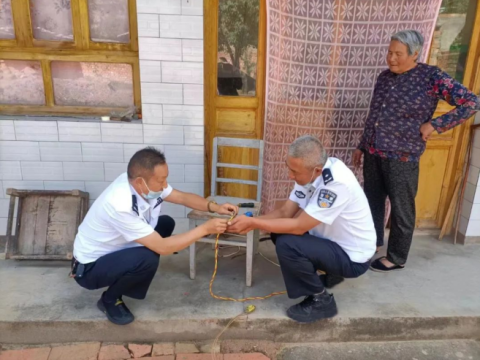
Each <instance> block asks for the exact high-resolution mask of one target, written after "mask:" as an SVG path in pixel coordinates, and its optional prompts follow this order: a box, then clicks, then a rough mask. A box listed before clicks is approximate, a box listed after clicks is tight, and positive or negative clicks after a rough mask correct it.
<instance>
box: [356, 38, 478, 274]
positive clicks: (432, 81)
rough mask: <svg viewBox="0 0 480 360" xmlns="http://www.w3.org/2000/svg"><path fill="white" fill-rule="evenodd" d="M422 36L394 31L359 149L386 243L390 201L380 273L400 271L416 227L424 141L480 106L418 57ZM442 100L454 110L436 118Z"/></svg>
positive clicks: (379, 240) (375, 216) (367, 189)
mask: <svg viewBox="0 0 480 360" xmlns="http://www.w3.org/2000/svg"><path fill="white" fill-rule="evenodd" d="M422 47H423V37H422V35H421V34H420V33H419V32H418V31H415V30H405V31H400V32H398V33H396V34H395V35H393V36H392V38H391V42H390V46H389V48H388V54H387V64H388V70H385V71H383V72H382V73H381V74H380V75H379V76H378V79H377V83H376V85H375V90H374V92H373V97H372V102H371V104H370V113H369V115H368V118H367V121H366V124H365V129H364V133H363V137H362V139H361V142H360V144H359V146H358V148H357V150H355V153H354V156H353V161H354V165H355V166H359V165H360V163H361V158H362V155H363V156H364V157H365V158H364V165H363V176H364V181H365V185H364V189H365V194H366V195H367V198H368V202H369V204H370V209H371V211H372V215H373V220H374V223H375V230H376V233H377V249H378V248H379V247H381V246H383V237H384V217H385V200H386V197H387V196H388V197H389V199H390V202H391V204H392V213H391V229H390V237H389V240H388V249H387V256H386V257H382V258H379V259H377V260H375V261H373V262H372V263H371V265H370V269H371V270H374V271H379V272H389V271H394V270H402V269H403V268H404V267H405V263H406V261H407V257H408V252H409V250H410V245H411V243H412V236H413V230H414V227H415V196H416V194H417V188H418V169H419V165H418V162H419V159H420V156H421V155H422V154H423V152H424V151H425V145H426V141H427V140H428V138H429V137H430V135H431V134H432V133H433V132H434V131H437V133H439V134H440V133H443V132H445V131H448V130H450V129H452V128H454V127H455V126H457V125H460V124H462V123H463V122H464V121H465V120H467V119H468V118H470V117H471V116H472V115H473V114H474V113H475V111H477V110H480V101H479V99H478V98H477V97H476V96H475V94H473V93H472V92H470V91H469V90H468V89H466V88H465V87H464V86H463V85H462V84H460V83H458V82H457V81H455V80H454V79H452V78H451V77H450V76H449V75H447V74H446V73H445V72H443V71H442V70H440V69H439V68H437V67H435V66H429V65H426V64H423V63H419V62H417V60H418V59H419V57H420V55H421V52H422ZM440 99H442V100H445V101H447V102H448V103H449V104H450V105H453V106H455V109H453V110H451V111H450V112H448V113H446V114H444V115H441V116H439V117H437V118H435V119H432V116H433V113H434V112H435V109H436V107H437V104H438V101H439V100H440Z"/></svg>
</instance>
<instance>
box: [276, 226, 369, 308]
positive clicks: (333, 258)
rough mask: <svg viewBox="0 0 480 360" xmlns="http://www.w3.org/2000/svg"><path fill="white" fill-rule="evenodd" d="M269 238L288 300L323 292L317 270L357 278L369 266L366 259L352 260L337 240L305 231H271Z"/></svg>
mask: <svg viewBox="0 0 480 360" xmlns="http://www.w3.org/2000/svg"><path fill="white" fill-rule="evenodd" d="M271 237H272V241H273V243H274V244H275V247H276V250H277V256H278V260H279V262H280V268H281V269H282V274H283V280H284V281H285V286H286V288H287V293H288V297H289V298H291V299H296V298H298V297H301V296H308V295H313V294H318V293H321V292H323V290H324V289H325V287H324V285H323V284H322V282H321V281H320V278H319V276H318V275H317V270H322V271H324V272H325V273H327V274H331V275H337V276H341V277H344V278H356V277H359V276H360V275H362V274H364V273H365V272H366V271H367V270H368V267H369V265H370V262H369V261H368V262H366V263H363V264H360V263H355V262H353V261H351V260H350V258H349V257H348V255H347V253H346V252H345V251H343V249H342V248H341V247H340V246H339V245H338V244H337V243H335V242H333V241H330V240H327V239H322V238H318V237H316V236H313V235H310V234H308V233H306V234H304V235H290V234H272V235H271Z"/></svg>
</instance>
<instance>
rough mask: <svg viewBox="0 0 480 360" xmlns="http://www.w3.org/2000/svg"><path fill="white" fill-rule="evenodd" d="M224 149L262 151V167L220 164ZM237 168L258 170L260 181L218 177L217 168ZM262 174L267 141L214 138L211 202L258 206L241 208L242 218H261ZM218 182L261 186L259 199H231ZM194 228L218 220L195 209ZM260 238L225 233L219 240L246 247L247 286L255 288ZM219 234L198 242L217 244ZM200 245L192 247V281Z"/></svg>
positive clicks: (192, 214) (256, 232) (191, 216)
mask: <svg viewBox="0 0 480 360" xmlns="http://www.w3.org/2000/svg"><path fill="white" fill-rule="evenodd" d="M221 146H228V147H242V148H252V149H259V159H258V166H254V165H239V164H230V163H222V162H218V148H219V147H221ZM219 167H222V168H237V169H248V170H255V171H257V172H258V180H257V181H251V180H241V179H229V178H220V177H218V176H217V168H219ZM262 175H263V140H256V139H233V138H221V137H219V138H214V139H213V159H212V182H211V195H210V196H209V198H208V199H210V200H214V201H215V202H217V203H219V204H220V203H225V202H228V203H231V204H238V203H254V208H240V210H239V215H243V214H245V213H246V212H248V211H250V212H252V214H253V216H258V215H259V214H260V210H261V206H262V204H261V201H260V200H261V194H262ZM218 183H237V184H247V185H255V186H256V187H257V196H256V199H255V200H253V199H243V198H236V197H229V196H219V195H217V184H218ZM187 217H188V219H189V226H190V229H193V228H195V227H196V226H198V225H200V224H202V223H204V222H205V221H207V220H209V219H211V218H212V217H218V215H216V214H210V213H208V212H203V211H196V210H192V211H191V212H190V213H189V214H188V215H187ZM259 238H260V232H259V230H252V231H250V232H249V233H248V234H245V235H238V234H222V235H221V236H220V239H219V242H218V243H219V245H233V246H240V247H245V248H246V285H247V286H252V271H253V259H254V255H255V254H256V253H257V252H258V243H259ZM215 239H216V235H211V236H208V237H205V238H202V239H200V240H198V241H197V243H199V242H201V243H210V244H215ZM196 248H197V246H196V243H193V244H192V245H190V278H191V279H195V276H196Z"/></svg>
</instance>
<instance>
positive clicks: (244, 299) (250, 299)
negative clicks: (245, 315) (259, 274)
mask: <svg viewBox="0 0 480 360" xmlns="http://www.w3.org/2000/svg"><path fill="white" fill-rule="evenodd" d="M234 217H235V214H233V215H232V216H231V217H230V219H229V220H228V221H231V220H233V218H234ZM219 238H220V234H217V238H216V239H215V268H214V269H213V274H212V278H211V279H210V295H211V296H212V297H213V298H214V299H217V300H224V301H235V302H245V301H253V300H265V299H268V298H271V297H273V296H277V295H283V294H286V293H287V292H286V291H277V292H273V293H271V294H269V295H267V296H251V297H246V298H243V299H234V298H231V297H223V296H218V295H215V294H214V293H213V290H212V287H213V282H214V281H215V276H217V269H218V240H219ZM253 310H254V308H253ZM253 310H252V311H253Z"/></svg>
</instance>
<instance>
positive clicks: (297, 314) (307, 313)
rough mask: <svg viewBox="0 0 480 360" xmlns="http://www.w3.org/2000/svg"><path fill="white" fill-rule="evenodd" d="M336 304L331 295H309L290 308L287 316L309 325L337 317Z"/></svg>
mask: <svg viewBox="0 0 480 360" xmlns="http://www.w3.org/2000/svg"><path fill="white" fill-rule="evenodd" d="M337 313H338V310H337V304H336V303H335V298H334V297H333V295H332V294H329V293H327V291H326V290H325V292H324V293H323V294H320V295H310V296H307V297H305V299H303V301H302V302H300V303H298V304H296V305H293V306H291V307H290V308H289V309H288V310H287V316H288V317H289V318H290V319H292V320H295V321H298V322H300V323H311V322H314V321H317V320H321V319H327V318H331V317H334V316H335V315H337Z"/></svg>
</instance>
